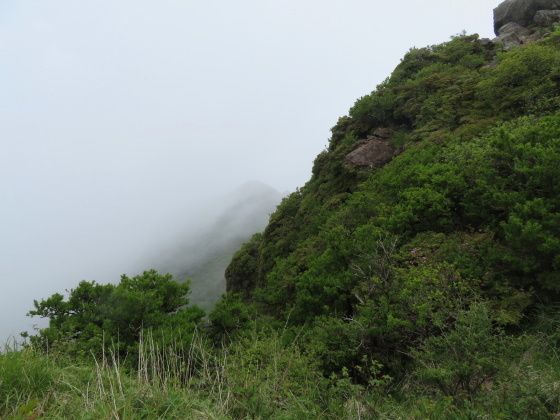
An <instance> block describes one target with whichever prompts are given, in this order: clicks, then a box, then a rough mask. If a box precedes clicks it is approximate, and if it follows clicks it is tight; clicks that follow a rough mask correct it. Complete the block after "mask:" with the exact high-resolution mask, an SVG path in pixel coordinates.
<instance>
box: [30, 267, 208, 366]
mask: <svg viewBox="0 0 560 420" xmlns="http://www.w3.org/2000/svg"><path fill="white" fill-rule="evenodd" d="M188 293H189V284H188V283H183V284H179V283H176V282H174V281H173V280H172V277H171V275H169V274H167V275H161V274H159V273H157V272H156V271H155V270H150V271H145V272H144V274H143V275H141V276H136V277H133V278H129V277H127V276H126V275H123V276H122V277H121V281H120V283H119V284H118V285H112V284H107V285H101V284H97V283H96V282H94V281H93V282H87V281H82V282H80V284H79V285H78V287H76V288H75V289H72V290H70V291H69V292H68V294H69V295H68V299H67V300H64V296H62V295H61V294H59V293H56V294H54V295H53V296H51V297H50V298H48V299H46V300H41V301H40V302H38V301H34V304H35V310H32V311H29V315H31V316H41V317H44V318H49V320H50V321H49V327H47V328H45V329H42V330H39V335H37V336H31V343H32V344H34V345H38V346H41V347H42V348H43V349H45V350H48V349H51V348H57V349H60V350H64V351H66V352H68V353H69V354H76V355H81V356H89V355H90V354H93V355H96V356H98V355H101V354H102V353H103V352H104V350H105V349H108V348H111V349H113V351H116V352H117V353H119V354H120V355H121V356H123V357H125V356H128V357H132V358H134V355H135V354H136V353H137V351H136V350H135V349H136V347H137V343H138V341H139V338H140V335H141V334H142V332H143V331H147V330H153V331H160V334H159V336H161V337H162V340H163V343H165V341H168V340H170V339H171V337H170V335H169V332H170V331H171V330H172V329H175V330H176V332H177V331H180V332H181V334H183V335H184V336H185V338H187V337H188V336H189V335H190V334H191V333H192V331H193V329H194V326H195V325H196V324H197V323H198V322H199V321H200V320H201V319H202V317H203V316H204V312H203V311H202V310H201V309H199V308H198V307H186V305H187V304H188V302H189V300H188V299H187V298H186V297H185V296H186V295H187V294H188Z"/></svg>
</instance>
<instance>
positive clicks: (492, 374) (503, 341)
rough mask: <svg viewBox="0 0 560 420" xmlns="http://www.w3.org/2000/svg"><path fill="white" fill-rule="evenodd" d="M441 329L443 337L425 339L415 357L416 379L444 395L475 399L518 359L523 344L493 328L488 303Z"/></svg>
mask: <svg viewBox="0 0 560 420" xmlns="http://www.w3.org/2000/svg"><path fill="white" fill-rule="evenodd" d="M441 327H442V330H441V334H440V335H437V336H432V337H428V338H426V339H425V340H424V341H423V343H422V344H421V346H420V347H419V348H417V349H414V350H413V351H412V355H413V357H414V358H415V359H416V361H417V362H418V366H417V368H416V369H415V374H416V376H417V377H418V378H419V379H420V380H421V381H422V382H424V383H426V384H428V385H432V386H435V387H436V388H439V390H440V391H442V392H443V393H444V394H445V395H448V396H456V395H461V394H466V395H469V396H472V395H474V394H475V393H477V392H478V391H479V390H480V389H481V388H482V386H483V385H484V384H485V383H490V382H492V381H494V380H496V379H497V378H498V377H499V376H500V374H503V373H504V372H505V371H506V369H507V367H508V366H509V365H510V364H511V362H512V360H511V358H512V357H515V355H519V350H520V349H519V345H520V342H519V341H518V340H517V339H515V338H512V337H508V336H507V335H506V334H505V333H504V331H503V329H501V328H499V327H496V326H495V325H493V321H492V319H491V318H490V309H489V305H488V304H486V303H480V302H474V303H472V305H471V307H470V308H469V309H468V310H461V311H459V312H458V314H457V315H456V318H455V323H454V325H453V326H447V325H443V324H442V325H441Z"/></svg>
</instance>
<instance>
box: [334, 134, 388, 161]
mask: <svg viewBox="0 0 560 420" xmlns="http://www.w3.org/2000/svg"><path fill="white" fill-rule="evenodd" d="M393 155H394V151H393V148H392V147H391V146H390V145H389V143H387V140H385V139H384V138H382V137H380V136H375V135H374V136H368V138H367V140H362V141H360V142H358V144H357V147H356V148H355V149H354V150H353V151H352V152H350V153H348V155H346V157H345V158H344V163H345V164H346V165H347V166H348V167H350V168H360V169H373V168H381V167H382V166H383V165H385V164H387V163H389V161H390V160H391V159H392V158H393Z"/></svg>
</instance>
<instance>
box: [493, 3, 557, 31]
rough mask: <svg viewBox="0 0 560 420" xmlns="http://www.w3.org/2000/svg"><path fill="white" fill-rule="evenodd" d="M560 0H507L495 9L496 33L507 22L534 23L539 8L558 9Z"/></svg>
mask: <svg viewBox="0 0 560 420" xmlns="http://www.w3.org/2000/svg"><path fill="white" fill-rule="evenodd" d="M558 9H560V0H506V1H504V2H503V3H502V4H500V5H499V6H498V7H496V8H495V9H494V33H495V34H496V35H499V30H500V28H501V27H502V26H504V25H505V24H506V23H510V22H514V23H517V24H518V25H521V26H523V27H527V26H529V25H531V24H533V23H534V18H535V14H536V13H537V12H538V11H539V10H558Z"/></svg>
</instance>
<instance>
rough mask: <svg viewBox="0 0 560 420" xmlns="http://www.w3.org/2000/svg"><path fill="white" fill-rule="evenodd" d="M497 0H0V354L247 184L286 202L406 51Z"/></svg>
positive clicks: (484, 16)
mask: <svg viewBox="0 0 560 420" xmlns="http://www.w3.org/2000/svg"><path fill="white" fill-rule="evenodd" d="M499 3H500V1H499V0H494V1H489V0H454V1H449V0H427V1H422V2H419V1H414V0H403V1H400V2H373V1H371V0H345V1H341V0H337V1H335V0H320V1H319V0H297V1H296V0H283V1H272V0H259V1H249V0H239V1H235V2H234V1H225V0H213V1H212V0H209V1H205V2H193V1H186V0H164V1H157V2H156V1H147V0H134V1H131V0H130V1H124V0H111V1H108V0H96V1H91V2H82V1H75V0H49V1H39V0H26V1H21V0H17V1H16V0H3V1H2V2H0V63H1V64H0V78H1V80H2V83H1V84H0V108H1V113H0V121H1V123H0V130H1V137H0V138H1V140H0V141H1V146H2V148H1V154H0V194H1V198H2V201H1V203H2V204H1V207H0V209H1V210H0V211H1V218H0V223H1V237H0V238H1V239H0V281H1V290H0V296H1V297H0V299H1V301H0V317H1V318H0V319H1V320H2V321H1V324H0V342H1V341H5V340H6V339H7V338H8V336H9V335H11V334H12V335H17V334H19V332H20V331H22V330H29V329H30V327H31V325H32V324H35V323H37V322H38V320H34V319H29V318H26V317H25V316H24V315H25V313H26V312H27V311H29V310H30V309H32V307H33V299H42V298H46V297H48V296H50V295H51V294H53V293H55V292H63V291H64V290H65V289H69V288H72V287H74V286H75V285H77V283H78V282H79V281H80V280H82V279H85V280H96V281H98V282H101V283H105V282H116V281H118V279H119V277H120V275H121V274H123V273H127V274H135V273H137V272H140V271H141V270H144V269H149V268H150V267H145V266H144V263H145V261H147V260H146V258H147V257H146V256H152V255H155V254H156V253H157V250H158V249H159V248H161V247H163V246H165V247H168V246H169V244H170V243H172V241H173V240H176V239H177V234H178V232H180V234H181V235H182V236H183V235H184V236H185V237H186V238H182V241H183V242H185V241H187V242H188V236H189V232H190V231H193V232H194V231H195V230H197V229H199V228H200V226H210V225H211V224H212V223H213V220H212V219H213V218H215V217H217V215H218V214H221V212H220V211H219V210H220V207H222V206H223V205H224V204H225V203H224V202H223V201H222V200H224V198H223V197H226V196H227V195H228V194H229V193H230V192H231V191H234V190H235V189H236V188H237V187H239V186H240V185H243V184H245V183H246V182H247V181H250V180H258V181H260V182H262V183H265V184H267V185H270V186H271V187H273V188H275V189H276V190H278V191H281V192H284V191H293V190H294V189H295V188H296V187H298V186H302V185H303V184H304V183H305V182H306V181H307V180H308V179H309V176H310V173H311V166H312V162H313V159H314V158H315V156H316V155H317V154H318V153H319V152H320V151H321V150H322V149H323V148H324V147H325V145H326V144H327V142H328V138H329V134H330V133H329V129H330V127H332V126H333V125H334V124H335V123H336V121H337V119H338V117H340V116H342V115H345V114H346V113H347V111H348V109H349V108H350V106H352V104H353V103H354V101H355V100H356V99H357V98H358V97H360V96H363V95H365V94H367V93H369V92H370V91H372V90H373V89H375V86H376V85H377V84H379V83H380V82H382V81H383V80H384V79H385V78H386V77H387V76H388V75H389V74H390V72H391V71H392V70H393V68H394V67H395V66H396V65H397V64H398V62H399V59H400V58H401V57H402V56H403V55H404V53H405V52H406V51H407V50H408V49H409V48H411V47H413V46H416V47H423V46H426V45H431V44H436V43H440V42H443V41H446V40H448V39H449V37H450V36H451V35H454V34H457V33H459V32H461V31H462V30H463V29H464V30H466V31H467V33H475V32H476V33H479V34H480V35H481V36H483V37H492V36H493V33H492V9H493V8H494V7H496V6H497V5H498V4H499Z"/></svg>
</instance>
